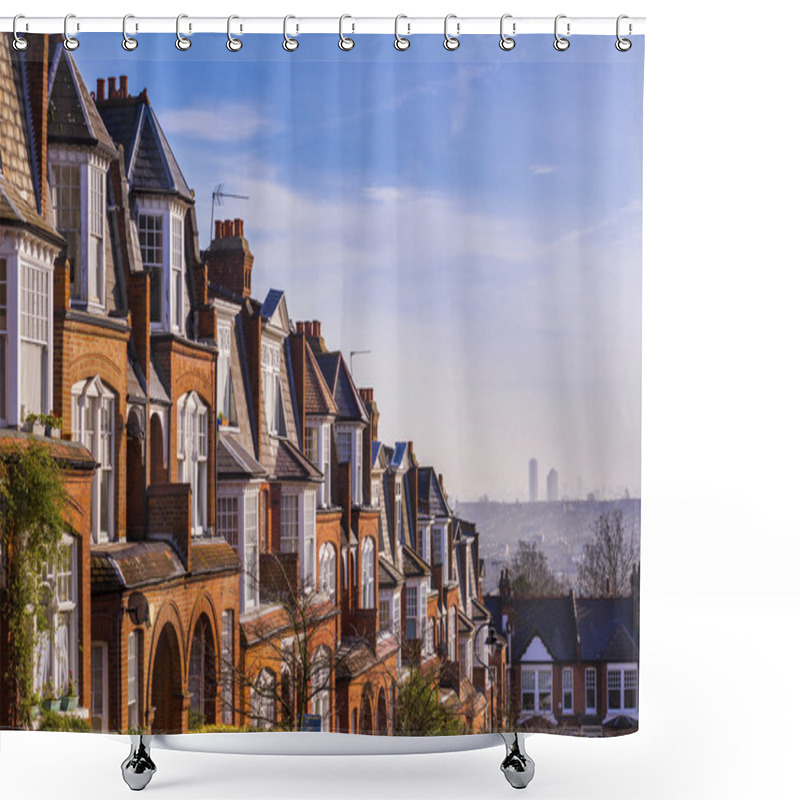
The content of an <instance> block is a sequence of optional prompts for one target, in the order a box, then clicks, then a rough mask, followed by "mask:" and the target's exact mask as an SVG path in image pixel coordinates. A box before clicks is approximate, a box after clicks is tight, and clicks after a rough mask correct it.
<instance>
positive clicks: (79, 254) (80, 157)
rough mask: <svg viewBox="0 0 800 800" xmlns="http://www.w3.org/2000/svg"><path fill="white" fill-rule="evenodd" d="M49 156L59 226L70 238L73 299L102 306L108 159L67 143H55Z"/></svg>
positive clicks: (103, 297)
mask: <svg viewBox="0 0 800 800" xmlns="http://www.w3.org/2000/svg"><path fill="white" fill-rule="evenodd" d="M49 159H50V183H51V187H52V198H53V212H54V214H55V223H56V229H57V230H58V232H59V233H60V234H61V235H62V236H63V237H64V238H65V239H66V242H67V248H66V249H67V257H68V259H69V263H70V298H71V301H72V303H73V304H74V305H77V306H81V307H88V308H89V309H90V310H101V311H102V310H104V309H105V289H106V287H105V227H106V172H107V170H108V162H107V161H106V160H105V159H103V158H101V157H100V156H98V155H97V154H96V153H93V152H92V151H90V150H78V149H75V148H66V147H54V148H52V149H51V150H50V153H49Z"/></svg>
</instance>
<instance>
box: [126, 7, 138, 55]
mask: <svg viewBox="0 0 800 800" xmlns="http://www.w3.org/2000/svg"><path fill="white" fill-rule="evenodd" d="M129 19H136V17H134V16H133V14H126V15H125V16H124V17H123V18H122V49H123V50H127V51H128V52H130V51H131V50H135V49H136V48H137V47H138V46H139V40H138V39H135V38H134V37H133V36H128V20H129ZM136 30H139V26H138V25H137V26H136Z"/></svg>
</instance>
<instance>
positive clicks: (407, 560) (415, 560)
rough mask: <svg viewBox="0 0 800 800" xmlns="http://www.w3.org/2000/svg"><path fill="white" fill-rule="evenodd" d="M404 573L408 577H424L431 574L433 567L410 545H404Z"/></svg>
mask: <svg viewBox="0 0 800 800" xmlns="http://www.w3.org/2000/svg"><path fill="white" fill-rule="evenodd" d="M403 574H404V575H405V576H406V577H407V578H424V577H425V576H426V575H430V574H431V568H430V567H429V566H428V565H427V564H426V563H425V562H424V561H423V560H422V559H421V558H420V557H419V556H418V555H417V554H416V553H415V552H414V551H413V550H412V549H411V548H410V547H408V545H403Z"/></svg>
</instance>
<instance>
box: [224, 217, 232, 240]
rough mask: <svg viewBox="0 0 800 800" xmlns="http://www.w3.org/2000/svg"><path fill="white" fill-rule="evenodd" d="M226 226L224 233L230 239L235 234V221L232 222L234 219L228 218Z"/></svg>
mask: <svg viewBox="0 0 800 800" xmlns="http://www.w3.org/2000/svg"><path fill="white" fill-rule="evenodd" d="M224 227H225V232H224V234H223V235H224V236H225V238H226V239H230V238H231V236H233V222H232V220H229V219H226V220H225V224H224Z"/></svg>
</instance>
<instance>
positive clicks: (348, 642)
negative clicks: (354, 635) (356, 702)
mask: <svg viewBox="0 0 800 800" xmlns="http://www.w3.org/2000/svg"><path fill="white" fill-rule="evenodd" d="M397 648H398V644H397V640H396V639H395V638H394V636H391V635H388V636H382V637H381V638H380V639H379V640H378V642H377V645H376V651H375V652H373V651H372V650H371V649H370V648H369V647H368V646H367V645H366V644H364V643H363V642H362V641H361V640H359V639H342V644H341V647H340V649H339V652H338V654H337V662H336V677H337V678H355V677H357V676H358V675H361V674H362V673H364V672H366V671H367V670H368V669H370V668H371V667H374V666H376V665H377V664H379V663H380V662H382V661H383V660H384V659H385V658H387V657H388V656H390V655H391V654H392V653H394V652H396V651H397Z"/></svg>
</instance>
